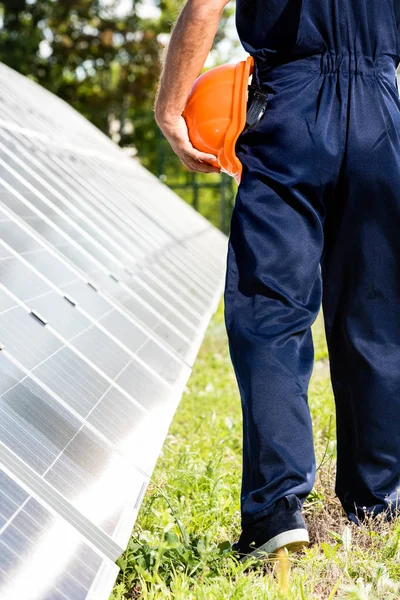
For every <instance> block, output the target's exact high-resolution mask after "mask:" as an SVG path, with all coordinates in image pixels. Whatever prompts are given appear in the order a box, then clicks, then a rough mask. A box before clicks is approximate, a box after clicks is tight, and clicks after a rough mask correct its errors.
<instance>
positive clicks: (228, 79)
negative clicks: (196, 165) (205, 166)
mask: <svg viewBox="0 0 400 600" xmlns="http://www.w3.org/2000/svg"><path fill="white" fill-rule="evenodd" d="M253 69H254V59H253V57H252V56H248V57H247V59H246V60H242V61H240V62H239V63H237V64H236V65H235V64H232V65H231V64H228V65H221V66H219V67H214V68H212V69H209V70H208V71H206V72H205V73H202V74H201V75H200V76H199V77H198V78H197V79H196V81H195V82H194V84H193V87H192V89H191V90H190V92H189V95H188V98H187V101H186V106H185V109H184V111H183V113H182V116H183V117H184V119H185V121H186V124H187V127H188V132H189V139H190V142H191V144H192V145H193V146H194V147H195V148H196V149H197V150H200V151H201V152H207V153H211V154H214V155H215V156H216V157H217V163H218V166H219V167H221V169H223V170H224V171H225V172H226V173H228V174H229V175H231V176H232V177H234V178H235V180H236V181H237V183H240V179H241V174H242V164H241V162H240V160H239V159H238V157H237V156H236V153H235V144H236V141H237V139H238V137H239V135H240V133H241V132H242V131H243V129H244V127H245V124H246V110H247V97H248V96H247V90H248V85H249V77H250V75H251V74H252V73H253ZM213 164H215V163H213Z"/></svg>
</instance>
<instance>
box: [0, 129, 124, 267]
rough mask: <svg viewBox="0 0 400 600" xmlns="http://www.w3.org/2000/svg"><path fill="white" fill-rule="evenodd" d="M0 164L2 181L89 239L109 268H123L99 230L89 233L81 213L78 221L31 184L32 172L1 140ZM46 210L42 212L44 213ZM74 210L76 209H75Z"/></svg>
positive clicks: (120, 259)
mask: <svg viewBox="0 0 400 600" xmlns="http://www.w3.org/2000/svg"><path fill="white" fill-rule="evenodd" d="M6 157H7V160H6ZM0 165H1V166H2V167H3V170H2V179H3V181H4V182H7V183H9V184H10V185H12V186H13V188H14V189H17V190H18V191H20V193H22V194H24V195H25V197H26V198H30V201H29V204H31V205H32V204H34V205H35V206H39V207H40V209H39V210H40V211H41V212H43V211H46V212H47V213H50V211H51V213H50V214H55V215H57V216H58V217H60V218H61V219H62V220H63V221H66V222H67V223H68V225H69V226H70V227H71V231H73V230H76V231H77V232H78V234H80V235H81V236H83V237H85V238H86V239H87V240H88V241H90V244H92V245H93V246H94V247H95V248H96V253H98V255H99V257H100V256H101V260H102V261H104V263H105V264H107V265H109V266H110V268H111V269H113V268H115V265H117V266H118V267H120V268H123V267H124V266H125V263H124V262H122V257H120V256H119V253H115V252H111V251H110V250H108V249H107V248H106V247H105V244H104V240H103V239H101V240H100V238H101V235H100V233H99V231H101V230H97V231H96V232H91V233H89V232H88V231H87V229H86V228H85V226H83V224H84V225H86V227H87V226H88V224H89V223H88V221H87V220H86V219H85V218H83V217H82V215H81V214H80V215H79V216H80V217H81V218H80V220H79V222H78V219H75V220H74V219H72V218H71V217H70V216H69V215H68V214H67V213H66V212H65V211H64V210H62V208H60V207H59V206H57V205H56V204H55V203H54V197H52V199H51V200H50V199H49V197H48V196H47V195H45V194H44V193H43V192H41V191H40V190H39V189H38V185H39V184H38V183H37V182H35V183H34V184H33V183H31V182H30V181H29V180H28V178H27V174H30V175H33V172H32V171H31V170H30V169H29V168H28V166H27V165H26V164H24V162H23V161H20V160H19V159H18V158H17V157H16V156H15V154H14V153H12V152H10V151H9V150H8V149H7V148H6V147H5V146H4V144H2V143H1V141H0ZM17 169H19V170H17ZM7 172H8V173H7ZM10 176H11V177H10ZM35 178H36V176H35ZM21 184H22V185H21ZM26 190H28V192H29V193H27V191H26ZM46 193H48V190H46ZM46 212H45V213H44V214H46ZM75 212H78V211H77V210H76V209H75ZM81 223H82V224H81ZM107 239H108V238H107Z"/></svg>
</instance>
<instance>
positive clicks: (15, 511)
mask: <svg viewBox="0 0 400 600" xmlns="http://www.w3.org/2000/svg"><path fill="white" fill-rule="evenodd" d="M0 510H1V516H0V524H1V525H0V597H1V598H2V600H18V599H19V598H21V599H22V598H23V599H24V600H43V599H44V598H47V599H49V598H51V600H90V599H91V600H108V597H109V590H110V589H111V588H112V585H113V583H114V581H115V578H116V576H117V573H118V567H117V565H116V564H114V563H113V562H112V561H111V560H110V559H109V558H107V557H105V556H104V555H103V554H101V553H100V552H99V551H98V549H97V548H95V546H94V545H93V544H91V543H90V542H88V541H87V540H86V539H85V538H84V537H82V535H81V534H80V533H79V532H78V531H77V530H76V529H74V528H73V527H72V526H71V525H70V524H68V523H67V522H66V521H65V520H64V519H63V518H62V517H60V516H59V515H57V513H56V512H55V511H53V510H52V509H51V508H50V507H48V506H47V505H46V503H45V502H43V500H42V499H40V498H37V497H34V496H33V494H32V493H31V491H30V490H29V489H28V488H26V487H24V486H23V484H22V483H21V482H19V481H17V480H16V479H15V476H14V475H13V474H12V473H11V472H10V471H9V470H7V469H6V468H4V467H0ZM60 539H63V541H64V543H63V544H62V545H61V546H60ZM50 572H51V574H52V576H51V577H49V573H50Z"/></svg>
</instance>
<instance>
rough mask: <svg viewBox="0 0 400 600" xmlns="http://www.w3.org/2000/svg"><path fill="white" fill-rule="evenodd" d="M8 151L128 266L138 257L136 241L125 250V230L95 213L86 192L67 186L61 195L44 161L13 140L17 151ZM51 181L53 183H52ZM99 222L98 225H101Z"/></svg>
mask: <svg viewBox="0 0 400 600" xmlns="http://www.w3.org/2000/svg"><path fill="white" fill-rule="evenodd" d="M0 136H1V137H4V133H3V134H1V133H0ZM0 148H3V150H4V145H2V144H1V143H0ZM5 151H6V152H7V153H10V154H9V155H12V157H13V160H14V161H15V162H16V163H17V164H18V165H19V166H20V167H21V168H23V169H25V171H26V172H27V173H29V175H30V179H34V180H36V184H35V185H40V187H41V188H43V189H44V190H45V193H49V194H51V199H52V202H53V203H56V205H57V206H58V207H59V208H60V209H61V210H64V212H65V213H66V214H69V215H76V218H78V217H80V218H83V219H89V226H90V228H93V229H94V230H95V232H96V233H98V234H99V235H100V236H101V237H102V238H103V243H104V244H105V245H106V246H107V247H108V248H109V250H110V251H112V252H116V253H117V255H118V256H120V257H121V260H126V261H127V264H130V263H131V261H132V254H133V255H135V250H136V247H135V245H134V243H133V242H132V238H131V239H130V240H129V242H130V243H129V244H128V243H127V244H126V247H124V246H123V245H122V240H124V238H123V237H122V238H121V231H119V232H118V230H117V229H115V228H114V227H112V225H111V224H110V221H109V220H107V219H106V218H105V217H104V218H103V217H102V215H101V214H100V213H99V211H97V210H94V208H93V207H92V206H91V204H90V202H89V201H88V198H87V197H85V196H83V195H82V192H81V194H80V195H78V194H77V193H75V194H73V193H71V189H67V188H66V186H64V189H63V190H62V192H59V191H58V190H57V189H56V187H55V186H56V185H57V180H55V181H54V179H56V178H55V177H54V176H53V175H52V174H51V172H50V171H49V170H48V169H44V168H43V161H42V162H40V161H39V160H36V159H35V157H34V156H33V153H32V152H27V151H26V150H24V148H23V147H22V146H21V145H20V144H18V142H15V141H13V148H12V149H11V147H10V148H8V149H7V150H5ZM18 155H19V156H18ZM28 162H30V163H31V165H32V167H33V168H34V170H33V168H31V167H29V166H28ZM45 177H47V178H48V181H46V180H45V179H44V178H45ZM58 179H59V176H58ZM50 181H51V183H49V182H50ZM68 197H69V199H68ZM63 205H65V207H66V208H65V209H64V208H63ZM79 207H80V208H79ZM96 222H98V225H97V224H96ZM103 228H104V229H103ZM108 230H110V231H108ZM107 231H108V233H107ZM118 233H119V235H118ZM116 240H118V241H116ZM125 241H126V242H128V238H126V239H125Z"/></svg>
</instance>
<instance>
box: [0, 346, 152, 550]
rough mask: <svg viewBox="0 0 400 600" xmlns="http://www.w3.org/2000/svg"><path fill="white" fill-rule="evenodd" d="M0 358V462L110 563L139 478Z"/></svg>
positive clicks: (123, 537) (123, 536) (128, 521)
mask: <svg viewBox="0 0 400 600" xmlns="http://www.w3.org/2000/svg"><path fill="white" fill-rule="evenodd" d="M1 358H2V363H1V364H2V367H4V368H5V369H6V371H5V375H6V376H7V378H8V380H9V383H8V385H9V389H8V390H7V384H6V385H5V391H4V392H3V393H2V394H1V397H0V413H1V423H0V462H3V463H4V464H6V465H7V466H9V468H13V469H14V472H15V473H16V474H17V475H18V476H19V477H20V478H21V480H22V481H24V482H25V483H27V485H30V487H31V488H32V489H35V490H36V491H37V493H40V494H41V495H42V497H43V498H44V499H45V500H46V501H47V502H49V503H50V501H51V502H52V506H53V507H54V508H56V509H57V508H58V507H60V509H61V508H62V510H63V513H64V517H65V518H66V519H68V520H69V522H71V524H73V525H74V526H76V527H78V526H80V529H81V531H82V532H83V533H84V535H85V537H87V538H88V539H91V540H92V541H94V540H95V539H97V540H98V543H99V545H100V546H99V547H101V548H102V551H103V552H105V553H107V555H108V556H109V557H110V558H114V559H115V558H116V557H117V556H119V554H121V552H122V551H123V550H124V548H125V546H126V544H127V543H128V540H129V536H130V533H131V528H132V523H133V522H134V520H135V518H136V514H137V499H138V497H139V495H140V494H141V492H142V487H143V482H144V480H145V478H146V476H145V475H144V472H143V470H142V469H141V470H139V469H138V468H137V467H135V466H134V465H133V464H132V462H130V461H128V460H127V459H126V457H125V456H124V455H123V454H122V452H119V451H117V450H116V449H115V448H114V447H113V446H112V445H111V444H109V443H105V442H104V441H103V439H102V438H101V437H100V436H99V435H98V434H97V432H95V431H93V428H90V427H88V426H87V424H86V423H85V422H82V420H79V419H77V418H76V417H75V416H74V415H73V414H72V413H71V411H69V410H68V409H67V408H65V407H64V406H62V405H61V404H60V403H59V402H57V400H56V399H55V398H54V397H53V396H52V395H50V394H47V393H46V392H44V390H43V389H42V387H40V386H39V385H37V384H36V383H35V382H34V381H33V380H32V379H28V378H26V376H24V374H23V372H22V370H19V371H18V373H19V374H17V369H16V367H15V365H13V369H12V371H11V370H10V369H7V365H6V364H5V358H6V357H5V356H4V355H3V354H2V353H1ZM10 382H12V383H11V385H10ZM34 486H35V487H34ZM60 512H61V510H60ZM80 523H81V525H79V524H80Z"/></svg>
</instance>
